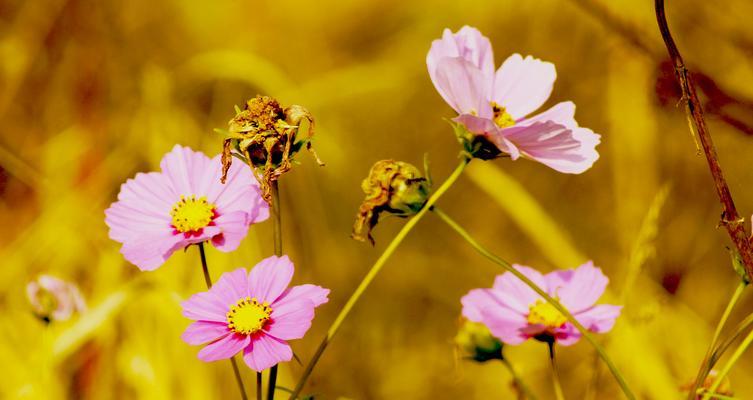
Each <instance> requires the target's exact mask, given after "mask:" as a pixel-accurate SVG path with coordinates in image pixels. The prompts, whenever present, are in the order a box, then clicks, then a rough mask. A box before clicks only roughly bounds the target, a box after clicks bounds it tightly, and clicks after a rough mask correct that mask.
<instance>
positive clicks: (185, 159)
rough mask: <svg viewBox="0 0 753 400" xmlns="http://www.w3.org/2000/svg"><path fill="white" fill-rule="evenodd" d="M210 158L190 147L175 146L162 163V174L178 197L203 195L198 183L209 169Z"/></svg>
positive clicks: (163, 158)
mask: <svg viewBox="0 0 753 400" xmlns="http://www.w3.org/2000/svg"><path fill="white" fill-rule="evenodd" d="M209 161H210V160H209V157H207V156H206V155H204V153H201V152H198V151H193V150H191V149H190V148H188V147H182V146H180V145H177V144H176V145H175V147H173V149H172V150H171V151H170V152H169V153H167V154H165V156H164V157H162V161H160V168H161V169H162V173H163V174H164V175H165V177H167V179H168V180H169V182H170V184H171V186H172V187H173V190H174V191H175V193H177V194H178V195H181V194H182V195H199V196H201V195H203V193H198V191H197V189H198V185H197V181H198V180H199V179H200V178H201V177H202V176H203V174H204V172H205V171H206V170H207V169H208V168H209Z"/></svg>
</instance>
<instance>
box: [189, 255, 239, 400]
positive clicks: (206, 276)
mask: <svg viewBox="0 0 753 400" xmlns="http://www.w3.org/2000/svg"><path fill="white" fill-rule="evenodd" d="M199 256H200V257H201V269H202V271H203V272H204V282H206V284H207V289H211V288H212V277H211V276H210V275H209V266H208V265H207V255H206V253H205V252H204V242H201V243H199ZM230 365H231V366H232V367H233V375H235V382H236V383H237V384H238V390H240V391H241V399H243V400H248V397H247V396H246V388H245V387H244V386H243V378H242V377H241V371H240V370H239V369H238V363H237V362H236V361H235V356H233V357H230Z"/></svg>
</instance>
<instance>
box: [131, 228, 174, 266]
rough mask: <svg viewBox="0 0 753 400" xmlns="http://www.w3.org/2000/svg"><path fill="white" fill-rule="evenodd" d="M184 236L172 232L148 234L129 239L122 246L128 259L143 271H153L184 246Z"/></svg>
mask: <svg viewBox="0 0 753 400" xmlns="http://www.w3.org/2000/svg"><path fill="white" fill-rule="evenodd" d="M182 240H183V239H182V237H181V236H176V235H173V234H171V233H162V234H159V235H154V234H152V235H146V234H144V235H143V236H141V237H136V238H133V239H129V240H128V241H126V242H125V243H123V246H122V247H121V248H120V252H121V253H122V254H123V257H125V259H126V260H128V261H129V262H131V263H133V264H134V265H135V266H137V267H138V268H139V269H140V270H142V271H153V270H155V269H157V268H159V267H160V266H162V264H164V263H165V261H167V259H168V258H170V256H171V255H172V254H173V252H175V250H176V249H178V248H180V247H182V246H181V244H182Z"/></svg>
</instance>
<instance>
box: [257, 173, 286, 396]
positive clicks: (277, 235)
mask: <svg viewBox="0 0 753 400" xmlns="http://www.w3.org/2000/svg"><path fill="white" fill-rule="evenodd" d="M270 186H271V189H272V218H274V231H273V232H274V247H275V255H276V256H278V257H279V256H282V212H281V210H280V189H279V186H278V185H277V181H276V180H275V181H272V184H271V185H270ZM276 386H277V365H276V364H275V365H274V366H272V368H270V370H269V383H268V384H267V400H274V398H275V387H276ZM259 399H261V397H259Z"/></svg>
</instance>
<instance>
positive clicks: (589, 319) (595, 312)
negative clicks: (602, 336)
mask: <svg viewBox="0 0 753 400" xmlns="http://www.w3.org/2000/svg"><path fill="white" fill-rule="evenodd" d="M621 312H622V306H614V305H610V304H599V305H597V306H594V307H592V308H590V309H588V310H585V311H582V312H580V313H578V314H576V315H575V318H577V319H578V322H580V323H581V324H583V326H585V327H586V328H587V329H588V330H589V331H591V332H596V333H605V332H609V331H611V330H612V328H613V327H614V323H615V322H616V321H617V317H619V316H620V313H621Z"/></svg>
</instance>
